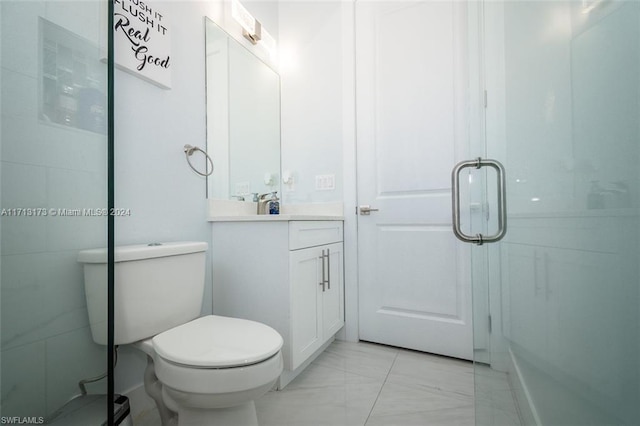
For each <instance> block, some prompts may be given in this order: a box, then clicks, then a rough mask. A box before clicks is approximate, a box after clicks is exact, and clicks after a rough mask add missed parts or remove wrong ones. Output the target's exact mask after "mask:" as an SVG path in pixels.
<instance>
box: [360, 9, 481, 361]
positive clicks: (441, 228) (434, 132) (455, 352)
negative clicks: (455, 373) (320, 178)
mask: <svg viewBox="0 0 640 426" xmlns="http://www.w3.org/2000/svg"><path fill="white" fill-rule="evenodd" d="M466 19H467V15H466V6H465V5H464V4H463V3H458V2H397V1H394V2H357V3H356V88H357V94H356V96H357V123H358V124H357V140H358V142H357V149H358V162H357V165H358V173H357V177H358V203H359V204H360V205H361V206H362V205H370V206H371V207H372V208H376V209H378V211H372V212H371V213H370V214H369V215H362V214H361V215H359V220H358V252H359V259H358V261H359V316H360V318H359V333H360V339H361V340H367V341H373V342H379V343H384V344H389V345H394V346H400V347H405V348H411V349H416V350H421V351H426V352H432V353H437V354H443V355H448V356H454V357H458V358H465V359H471V358H472V339H473V337H472V332H473V330H472V324H471V318H472V316H471V288H470V286H471V285H470V271H469V264H470V259H469V249H470V248H469V246H468V245H464V244H462V243H459V242H457V240H456V239H455V237H454V235H453V233H452V231H451V181H450V174H451V169H452V168H453V166H454V164H455V163H456V162H457V161H459V160H461V159H466V157H467V155H468V150H467V149H466V148H465V147H467V146H468V143H469V142H468V140H469V130H468V128H469V113H468V108H469V89H468V78H467V77H468V75H467V68H468V67H467V63H466V62H467V38H466V31H467V22H466ZM360 213H362V212H360Z"/></svg>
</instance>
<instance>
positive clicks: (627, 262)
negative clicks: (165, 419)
mask: <svg viewBox="0 0 640 426" xmlns="http://www.w3.org/2000/svg"><path fill="white" fill-rule="evenodd" d="M483 12H484V13H483V17H482V18H481V22H482V26H483V27H484V30H483V38H484V58H483V62H484V66H483V68H484V75H485V87H486V89H487V108H486V122H485V130H486V152H485V154H486V157H488V158H495V159H498V160H499V161H501V162H502V163H503V164H504V166H505V168H506V175H507V182H506V185H507V222H508V232H507V235H506V237H505V238H504V239H503V240H502V241H501V242H499V243H497V244H493V245H482V246H479V247H475V248H474V250H473V256H474V262H475V263H476V266H477V264H478V263H482V264H483V265H484V266H483V268H480V269H482V270H483V273H482V274H476V275H475V276H474V278H473V279H474V286H475V285H477V286H478V288H482V289H484V290H483V291H482V292H480V293H479V292H477V291H474V297H475V299H474V309H475V307H476V306H486V307H487V308H486V309H480V310H478V311H476V312H482V315H483V316H482V317H479V316H475V317H474V321H475V323H476V331H477V332H478V327H480V328H483V327H484V328H485V329H486V330H480V332H479V333H478V336H479V337H480V339H479V340H477V341H476V344H475V346H476V349H477V353H478V356H477V357H476V362H475V379H476V380H475V383H476V385H475V386H476V424H478V425H517V424H523V425H525V424H526V425H637V424H640V404H639V403H638V401H640V273H639V264H640V221H639V212H640V173H639V167H638V165H639V164H640V3H638V2H621V1H601V0H583V1H566V2H559V1H554V2H539V1H531V2H487V3H485V4H484V11H483ZM492 179H493V178H491V177H489V176H487V179H486V180H487V182H488V183H487V187H486V189H487V195H488V199H489V202H488V204H489V205H492V204H493V201H491V200H492V198H495V197H494V189H493V183H492ZM489 213H491V214H490V215H489V217H490V221H493V220H495V217H494V216H495V214H493V212H489ZM491 226H492V225H491V224H489V226H488V227H489V228H491ZM475 269H476V270H477V269H478V268H475ZM487 311H488V312H489V317H488V318H487V317H486V316H485V314H486V312H487ZM478 315H479V314H478ZM487 336H488V337H487Z"/></svg>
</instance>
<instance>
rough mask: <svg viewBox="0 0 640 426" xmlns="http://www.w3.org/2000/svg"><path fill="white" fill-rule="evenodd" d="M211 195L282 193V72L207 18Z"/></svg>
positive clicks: (245, 195) (250, 197)
mask: <svg viewBox="0 0 640 426" xmlns="http://www.w3.org/2000/svg"><path fill="white" fill-rule="evenodd" d="M206 55H207V57H206V78H207V81H206V83H207V89H206V90H207V151H208V152H209V154H210V155H211V157H212V158H213V162H214V165H215V167H214V171H213V173H212V174H211V175H210V176H209V178H208V181H207V196H208V197H209V198H215V199H225V200H228V199H230V198H234V197H235V198H238V199H246V200H247V201H251V200H252V199H253V198H252V196H251V194H252V193H260V194H262V193H267V192H273V191H278V192H279V191H280V76H279V75H278V73H277V72H276V71H275V70H273V69H272V68H271V67H270V66H269V65H267V64H266V63H265V62H263V61H262V60H260V59H259V58H258V57H257V56H256V55H254V54H253V53H252V52H250V51H249V50H247V48H245V47H244V46H243V45H241V44H240V43H239V42H238V41H236V40H235V39H234V38H233V37H231V36H230V35H229V34H227V33H226V32H225V31H224V30H223V29H222V28H220V27H219V26H218V25H216V24H215V23H214V22H213V21H211V20H209V19H206Z"/></svg>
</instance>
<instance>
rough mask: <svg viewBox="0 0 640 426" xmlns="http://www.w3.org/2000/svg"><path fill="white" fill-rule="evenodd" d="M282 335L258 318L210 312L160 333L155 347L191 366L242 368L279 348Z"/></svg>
mask: <svg viewBox="0 0 640 426" xmlns="http://www.w3.org/2000/svg"><path fill="white" fill-rule="evenodd" d="M282 343H283V341H282V337H281V336H280V334H278V332H277V331H275V330H274V329H273V328H271V327H269V326H267V325H264V324H261V323H259V322H255V321H248V320H244V319H239V318H228V317H221V316H216V315H208V316H205V317H202V318H198V319H196V320H193V321H191V322H188V323H186V324H183V325H180V326H178V327H175V328H172V329H171V330H168V331H165V332H164V333H160V334H158V335H157V336H155V337H154V338H153V348H154V350H155V351H156V354H158V355H159V356H161V357H162V358H164V359H166V360H168V361H171V362H174V363H177V364H183V365H188V366H192V367H202V368H222V367H239V366H243V365H250V364H255V363H258V362H261V361H264V360H266V359H268V358H270V357H272V356H273V355H275V354H276V353H278V351H279V350H280V348H281V347H282Z"/></svg>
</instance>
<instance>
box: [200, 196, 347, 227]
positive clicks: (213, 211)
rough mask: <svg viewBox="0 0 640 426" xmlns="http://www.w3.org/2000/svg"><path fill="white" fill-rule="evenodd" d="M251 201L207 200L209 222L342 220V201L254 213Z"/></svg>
mask: <svg viewBox="0 0 640 426" xmlns="http://www.w3.org/2000/svg"><path fill="white" fill-rule="evenodd" d="M256 210H257V205H256V203H253V202H246V201H242V202H240V201H235V200H209V206H208V212H207V221H209V222H284V221H290V220H344V208H343V205H342V203H315V204H313V203H312V204H286V205H282V206H280V212H281V214H276V215H269V214H260V215H259V214H256Z"/></svg>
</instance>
